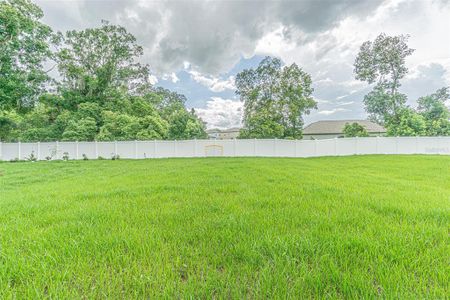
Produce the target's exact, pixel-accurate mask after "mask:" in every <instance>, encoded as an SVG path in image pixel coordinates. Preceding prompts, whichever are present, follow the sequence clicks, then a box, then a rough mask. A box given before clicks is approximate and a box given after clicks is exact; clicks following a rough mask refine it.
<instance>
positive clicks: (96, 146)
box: [94, 140, 98, 159]
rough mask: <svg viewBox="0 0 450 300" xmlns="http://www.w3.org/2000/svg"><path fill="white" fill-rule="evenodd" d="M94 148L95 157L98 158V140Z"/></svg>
mask: <svg viewBox="0 0 450 300" xmlns="http://www.w3.org/2000/svg"><path fill="white" fill-rule="evenodd" d="M94 148H95V159H97V158H98V145H97V140H95V141H94Z"/></svg>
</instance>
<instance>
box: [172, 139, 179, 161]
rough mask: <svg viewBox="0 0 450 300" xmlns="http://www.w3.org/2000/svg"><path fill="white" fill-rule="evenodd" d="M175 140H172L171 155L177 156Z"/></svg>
mask: <svg viewBox="0 0 450 300" xmlns="http://www.w3.org/2000/svg"><path fill="white" fill-rule="evenodd" d="M177 152H178V151H177V140H174V141H173V156H174V157H177Z"/></svg>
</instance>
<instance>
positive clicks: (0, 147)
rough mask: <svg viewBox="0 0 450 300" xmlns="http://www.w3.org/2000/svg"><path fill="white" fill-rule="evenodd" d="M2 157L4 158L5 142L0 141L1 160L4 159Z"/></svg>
mask: <svg viewBox="0 0 450 300" xmlns="http://www.w3.org/2000/svg"><path fill="white" fill-rule="evenodd" d="M2 158H3V143H2V141H0V161H1V160H2Z"/></svg>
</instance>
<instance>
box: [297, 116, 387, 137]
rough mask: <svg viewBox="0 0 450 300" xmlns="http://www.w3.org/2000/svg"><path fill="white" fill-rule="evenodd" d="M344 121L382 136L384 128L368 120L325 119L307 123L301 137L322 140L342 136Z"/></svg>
mask: <svg viewBox="0 0 450 300" xmlns="http://www.w3.org/2000/svg"><path fill="white" fill-rule="evenodd" d="M346 123H350V124H352V123H358V124H359V125H362V126H364V128H366V130H367V132H368V133H369V136H382V135H384V134H385V133H386V129H385V128H384V127H383V126H381V125H378V124H377V123H374V122H371V121H368V120H326V121H317V122H314V123H311V124H309V125H308V126H306V127H305V128H304V129H303V139H305V140H322V139H332V138H336V137H338V138H340V137H344V133H343V130H344V127H345V124H346Z"/></svg>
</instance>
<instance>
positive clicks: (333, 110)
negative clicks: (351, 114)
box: [318, 108, 350, 116]
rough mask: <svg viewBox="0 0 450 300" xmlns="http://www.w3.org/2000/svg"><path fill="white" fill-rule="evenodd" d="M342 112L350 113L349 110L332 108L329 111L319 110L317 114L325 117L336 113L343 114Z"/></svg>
mask: <svg viewBox="0 0 450 300" xmlns="http://www.w3.org/2000/svg"><path fill="white" fill-rule="evenodd" d="M343 111H350V110H349V109H346V108H334V109H331V110H321V111H319V112H318V114H319V115H325V116H329V115H332V114H335V113H337V112H343Z"/></svg>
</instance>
